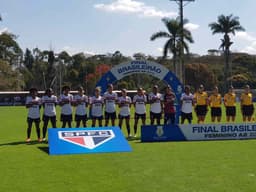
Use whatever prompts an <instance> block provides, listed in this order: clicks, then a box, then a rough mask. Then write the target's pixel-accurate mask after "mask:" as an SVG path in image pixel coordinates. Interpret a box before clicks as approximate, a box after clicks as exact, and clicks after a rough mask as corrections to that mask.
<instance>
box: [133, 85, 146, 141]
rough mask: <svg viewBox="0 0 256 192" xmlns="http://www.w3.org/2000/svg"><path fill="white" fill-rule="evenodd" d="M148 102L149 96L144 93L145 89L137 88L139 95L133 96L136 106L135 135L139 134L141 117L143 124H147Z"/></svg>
mask: <svg viewBox="0 0 256 192" xmlns="http://www.w3.org/2000/svg"><path fill="white" fill-rule="evenodd" d="M146 103H147V97H146V95H145V94H144V91H143V89H142V88H141V87H140V88H138V89H137V95H135V96H134V97H133V105H134V108H135V115H134V119H135V121H134V137H136V136H137V129H138V121H139V119H141V121H142V125H145V123H146Z"/></svg>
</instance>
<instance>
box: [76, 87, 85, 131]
mask: <svg viewBox="0 0 256 192" xmlns="http://www.w3.org/2000/svg"><path fill="white" fill-rule="evenodd" d="M77 91H78V94H77V95H75V96H74V101H73V105H74V106H76V114H75V121H76V127H80V123H81V121H82V122H83V126H84V127H86V121H87V108H86V107H87V104H88V97H87V96H86V95H85V94H84V89H83V87H81V86H80V87H78V89H77Z"/></svg>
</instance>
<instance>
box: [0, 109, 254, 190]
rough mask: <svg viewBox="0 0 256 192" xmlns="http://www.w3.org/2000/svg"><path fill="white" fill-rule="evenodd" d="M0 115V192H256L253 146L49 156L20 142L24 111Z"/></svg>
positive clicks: (211, 144)
mask: <svg viewBox="0 0 256 192" xmlns="http://www.w3.org/2000/svg"><path fill="white" fill-rule="evenodd" d="M0 114H1V126H0V127H1V128H0V135H1V137H0V170H1V171H0V182H1V185H0V191H1V192H2V191H10V192H15V191H17V192H20V191H21V192H23V191H36V192H41V191H42V192H50V191H55V192H58V191H61V192H80V191H81V192H85V191H86V192H87V191H88V192H89V191H92V192H96V191H103V192H108V191H111V192H116V191H127V192H134V191H138V192H142V191H145V192H154V191H157V192H162V191H166V192H167V191H168V192H170V191H172V192H176V191H177V192H216V191H217V192H219V191H220V192H222V191H223V192H224V191H227V192H230V191H232V192H240V191H241V192H250V191H251V192H254V191H255V190H256V182H255V181H256V166H255V160H256V153H255V146H256V140H236V141H208V142H161V143H140V140H132V141H129V143H130V145H131V147H132V149H133V151H132V152H130V153H104V154H88V155H87V154H84V155H65V156H64V155H63V156H49V155H48V153H47V150H48V145H47V144H44V143H37V142H33V143H32V144H26V143H25V142H24V141H25V138H26V127H27V125H26V116H27V110H26V109H25V107H0ZM208 119H209V118H208ZM240 119H241V117H240V116H239V119H238V121H239V120H240ZM194 121H195V119H194ZM208 122H209V120H208ZM58 124H59V123H58ZM32 138H34V139H36V134H35V129H34V127H33V129H32Z"/></svg>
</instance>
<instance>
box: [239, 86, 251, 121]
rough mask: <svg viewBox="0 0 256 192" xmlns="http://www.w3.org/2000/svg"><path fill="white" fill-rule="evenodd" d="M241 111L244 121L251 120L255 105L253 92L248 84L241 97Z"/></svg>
mask: <svg viewBox="0 0 256 192" xmlns="http://www.w3.org/2000/svg"><path fill="white" fill-rule="evenodd" d="M240 101H241V103H240V104H241V111H242V114H243V121H244V122H246V121H251V120H252V114H253V112H254V106H253V102H252V93H251V91H250V86H249V85H246V86H245V88H244V93H242V95H241V98H240Z"/></svg>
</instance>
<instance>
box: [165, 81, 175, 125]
mask: <svg viewBox="0 0 256 192" xmlns="http://www.w3.org/2000/svg"><path fill="white" fill-rule="evenodd" d="M163 99H164V100H163V102H164V106H163V108H164V124H174V123H175V112H176V109H175V106H174V103H175V99H176V97H175V94H174V93H173V92H172V89H171V87H170V86H169V85H168V86H167V87H166V88H165V94H164V98H163Z"/></svg>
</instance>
